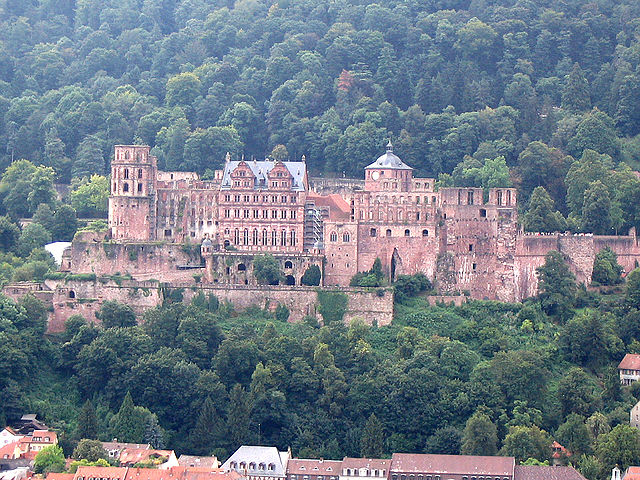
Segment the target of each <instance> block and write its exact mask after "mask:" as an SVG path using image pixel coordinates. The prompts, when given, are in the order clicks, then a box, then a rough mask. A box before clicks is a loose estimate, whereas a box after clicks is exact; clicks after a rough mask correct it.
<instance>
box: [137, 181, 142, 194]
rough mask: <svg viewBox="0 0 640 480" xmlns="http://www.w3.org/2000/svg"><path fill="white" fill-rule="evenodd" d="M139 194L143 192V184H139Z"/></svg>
mask: <svg viewBox="0 0 640 480" xmlns="http://www.w3.org/2000/svg"><path fill="white" fill-rule="evenodd" d="M138 192H142V184H141V183H139V184H138Z"/></svg>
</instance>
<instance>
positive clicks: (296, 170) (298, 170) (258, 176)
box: [220, 160, 307, 192]
mask: <svg viewBox="0 0 640 480" xmlns="http://www.w3.org/2000/svg"><path fill="white" fill-rule="evenodd" d="M241 163H244V164H246V165H247V166H248V167H249V168H250V169H251V172H252V173H253V175H254V177H255V188H257V189H267V188H268V187H269V186H268V182H267V174H268V173H269V172H270V171H271V169H272V168H273V167H275V166H276V165H284V166H285V167H286V168H287V170H288V171H289V173H290V174H291V176H292V177H293V182H292V187H291V189H292V190H294V191H299V192H301V191H304V190H305V185H304V179H305V176H306V173H307V164H306V163H305V162H272V161H269V160H263V161H260V162H258V161H256V160H250V161H240V162H235V161H234V162H232V161H228V162H226V163H225V165H224V172H223V173H222V185H221V186H220V188H222V189H225V188H231V186H232V185H231V173H232V172H233V171H234V170H235V169H236V168H237V167H238V165H240V164H241Z"/></svg>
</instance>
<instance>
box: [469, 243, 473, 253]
mask: <svg viewBox="0 0 640 480" xmlns="http://www.w3.org/2000/svg"><path fill="white" fill-rule="evenodd" d="M469 251H470V252H473V243H470V244H469Z"/></svg>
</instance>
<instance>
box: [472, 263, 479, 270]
mask: <svg viewBox="0 0 640 480" xmlns="http://www.w3.org/2000/svg"><path fill="white" fill-rule="evenodd" d="M477 266H478V265H477V264H476V263H472V264H471V269H472V270H473V271H474V272H475V271H476V267H477Z"/></svg>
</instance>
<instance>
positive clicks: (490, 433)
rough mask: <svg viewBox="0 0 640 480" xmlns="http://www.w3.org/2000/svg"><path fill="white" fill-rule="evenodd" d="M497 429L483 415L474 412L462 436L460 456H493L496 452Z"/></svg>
mask: <svg viewBox="0 0 640 480" xmlns="http://www.w3.org/2000/svg"><path fill="white" fill-rule="evenodd" d="M497 445H498V429H497V428H496V426H495V424H494V423H493V422H492V421H491V419H490V418H489V417H488V416H487V415H486V414H484V413H482V412H480V411H476V413H474V414H473V415H472V416H471V417H470V418H469V419H468V420H467V424H466V425H465V427H464V433H463V435H462V447H461V448H460V453H461V454H462V455H495V454H496V453H497V451H498V447H497Z"/></svg>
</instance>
